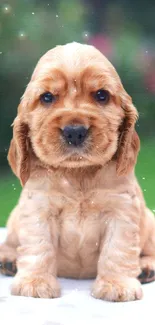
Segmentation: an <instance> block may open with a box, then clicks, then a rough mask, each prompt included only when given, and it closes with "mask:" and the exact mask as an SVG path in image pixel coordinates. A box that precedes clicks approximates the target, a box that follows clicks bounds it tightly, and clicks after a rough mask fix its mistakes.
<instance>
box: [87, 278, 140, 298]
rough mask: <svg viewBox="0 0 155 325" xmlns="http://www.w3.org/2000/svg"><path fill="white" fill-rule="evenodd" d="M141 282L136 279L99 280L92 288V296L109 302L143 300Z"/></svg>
mask: <svg viewBox="0 0 155 325" xmlns="http://www.w3.org/2000/svg"><path fill="white" fill-rule="evenodd" d="M142 295H143V294H142V289H141V284H140V282H139V281H138V280H137V279H135V278H125V279H124V278H123V279H117V280H115V279H104V278H97V279H96V281H95V282H94V285H93V288H92V296H93V297H94V298H98V299H104V300H108V301H132V300H137V299H141V298H142Z"/></svg>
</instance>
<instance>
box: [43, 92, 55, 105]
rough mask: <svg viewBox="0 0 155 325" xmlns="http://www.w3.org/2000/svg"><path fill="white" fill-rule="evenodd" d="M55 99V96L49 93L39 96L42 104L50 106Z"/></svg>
mask: <svg viewBox="0 0 155 325" xmlns="http://www.w3.org/2000/svg"><path fill="white" fill-rule="evenodd" d="M54 99H55V96H54V95H52V94H51V93H49V92H47V93H44V94H42V95H41V96H40V100H41V102H42V103H45V104H51V103H53V101H54Z"/></svg>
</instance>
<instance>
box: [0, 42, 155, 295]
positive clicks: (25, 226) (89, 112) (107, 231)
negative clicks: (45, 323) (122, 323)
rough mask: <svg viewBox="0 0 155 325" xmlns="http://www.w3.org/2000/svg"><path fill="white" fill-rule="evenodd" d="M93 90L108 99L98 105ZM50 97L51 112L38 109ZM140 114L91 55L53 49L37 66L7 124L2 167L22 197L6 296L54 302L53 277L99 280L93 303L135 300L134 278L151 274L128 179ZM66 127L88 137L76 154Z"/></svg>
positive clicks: (112, 73) (152, 247)
mask: <svg viewBox="0 0 155 325" xmlns="http://www.w3.org/2000/svg"><path fill="white" fill-rule="evenodd" d="M98 89H105V90H107V91H108V93H109V96H110V97H109V100H108V102H107V103H105V104H101V103H98V102H96V101H95V99H94V97H93V94H94V92H95V91H97V90H98ZM47 91H48V92H51V93H52V94H54V95H55V96H56V100H55V102H54V103H52V104H43V103H41V102H40V95H41V94H43V93H44V92H47ZM137 116H138V114H137V110H136V108H135V107H134V105H133V103H132V99H131V98H130V96H129V95H128V94H127V93H126V91H125V90H124V88H123V86H122V83H121V81H120V78H119V76H118V74H117V72H116V70H115V69H114V67H113V66H112V65H111V63H110V62H109V61H108V60H107V59H106V58H105V57H104V56H103V55H102V54H101V53H100V52H99V51H98V50H97V49H95V48H94V47H92V46H88V45H81V44H77V43H71V44H67V45H65V46H57V47H56V48H54V49H53V50H50V51H48V52H47V53H46V54H45V55H44V56H43V57H42V58H41V59H40V60H39V62H38V64H37V66H36V68H35V70H34V72H33V75H32V78H31V80H30V82H29V84H28V86H27V88H26V91H25V93H24V95H23V97H22V100H21V103H20V105H19V108H18V115H17V117H16V118H15V120H14V123H13V139H12V141H11V145H10V149H9V154H8V160H9V163H10V165H11V167H12V170H13V171H14V173H15V174H16V175H17V177H18V178H19V179H20V181H21V184H22V185H23V190H22V193H21V196H20V199H19V203H18V205H17V206H16V207H15V209H14V210H13V212H12V213H11V216H10V218H9V221H8V236H7V239H6V242H5V243H4V244H3V245H1V248H0V261H14V260H16V259H17V268H18V272H17V274H16V276H15V278H14V282H13V286H12V293H13V294H15V295H25V296H32V297H46V298H48V297H58V296H59V295H60V286H59V281H58V280H57V276H62V277H73V278H93V277H96V280H95V282H94V285H93V288H92V295H93V296H94V297H96V298H101V299H105V300H111V301H128V300H134V299H140V298H141V297H142V289H141V284H140V282H139V280H138V279H137V277H138V276H139V274H140V273H141V270H142V269H146V268H147V270H155V221H154V218H153V215H152V213H151V211H149V210H148V209H147V207H146V206H145V202H144V199H143V195H142V192H141V190H140V187H139V185H138V183H137V180H136V177H135V175H134V166H135V164H136V159H137V154H138V151H139V138H138V135H137V133H136V131H135V122H136V120H137ZM67 124H82V125H84V126H85V127H87V128H89V130H90V133H89V136H88V137H87V139H86V140H85V143H84V145H83V146H82V148H81V149H79V148H71V147H70V146H69V145H67V144H66V143H65V141H64V139H63V138H62V136H61V132H60V131H61V130H62V129H63V127H64V126H66V125H67Z"/></svg>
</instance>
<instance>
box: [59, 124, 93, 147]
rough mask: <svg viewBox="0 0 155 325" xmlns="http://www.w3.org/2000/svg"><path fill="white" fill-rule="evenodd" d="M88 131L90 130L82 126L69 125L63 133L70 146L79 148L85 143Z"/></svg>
mask: <svg viewBox="0 0 155 325" xmlns="http://www.w3.org/2000/svg"><path fill="white" fill-rule="evenodd" d="M87 131H88V130H87V129H86V128H85V127H84V126H82V125H77V126H73V125H67V126H65V128H64V129H63V131H62V132H63V136H64V138H65V140H66V141H67V142H68V143H69V144H73V145H74V146H78V145H80V144H81V143H83V142H84V140H85V137H86V135H87Z"/></svg>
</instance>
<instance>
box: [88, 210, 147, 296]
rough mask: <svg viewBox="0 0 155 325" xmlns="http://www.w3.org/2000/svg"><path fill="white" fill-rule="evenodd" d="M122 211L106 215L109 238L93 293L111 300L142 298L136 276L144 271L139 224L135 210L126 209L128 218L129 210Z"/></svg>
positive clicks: (105, 244)
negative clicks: (140, 255)
mask: <svg viewBox="0 0 155 325" xmlns="http://www.w3.org/2000/svg"><path fill="white" fill-rule="evenodd" d="M131 210H132V207H131ZM114 212H115V211H114ZM118 212H119V215H113V216H111V215H108V216H106V215H104V216H103V218H104V220H103V222H104V226H103V228H104V232H105V237H104V240H103V241H102V244H101V253H100V256H99V261H98V271H97V273H98V274H97V278H96V281H95V283H94V285H93V289H92V296H94V297H95V298H100V299H105V300H109V301H130V300H135V299H141V297H142V289H141V284H140V282H139V281H138V280H137V279H136V277H137V276H138V275H139V274H140V267H139V254H140V240H139V225H138V222H137V224H136V222H135V220H134V219H135V216H134V213H133V215H132V213H131V212H129V210H128V211H126V212H128V215H129V214H130V215H129V216H128V217H127V216H126V215H124V213H125V211H122V213H121V211H118ZM115 213H116V212H115ZM105 224H106V226H105ZM105 227H106V229H105Z"/></svg>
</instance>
